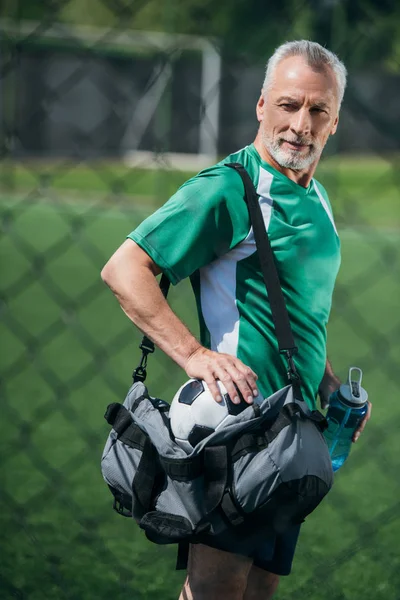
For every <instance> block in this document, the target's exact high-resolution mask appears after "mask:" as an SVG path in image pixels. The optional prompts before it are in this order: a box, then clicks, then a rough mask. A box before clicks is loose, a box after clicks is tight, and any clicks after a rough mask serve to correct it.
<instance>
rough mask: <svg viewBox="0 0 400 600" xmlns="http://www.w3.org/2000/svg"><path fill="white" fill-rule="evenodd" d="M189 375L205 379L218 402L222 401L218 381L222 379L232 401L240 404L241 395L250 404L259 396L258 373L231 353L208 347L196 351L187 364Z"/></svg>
mask: <svg viewBox="0 0 400 600" xmlns="http://www.w3.org/2000/svg"><path fill="white" fill-rule="evenodd" d="M186 373H187V374H188V375H189V377H195V378H197V379H203V380H204V381H205V382H206V383H207V385H208V387H209V390H210V392H211V394H212V396H213V398H214V399H215V400H216V401H217V402H221V401H222V396H221V391H220V389H219V387H218V384H217V381H218V380H219V381H221V382H222V383H223V384H224V386H225V388H226V391H227V393H228V394H229V396H230V398H231V400H232V402H234V403H235V404H239V403H240V402H241V396H242V397H243V399H244V400H245V402H247V403H248V404H251V403H252V402H253V398H254V397H256V396H258V394H259V391H258V388H257V383H256V381H257V375H256V373H254V371H253V370H252V369H250V367H247V366H246V365H245V364H243V363H242V361H241V360H239V359H238V358H236V357H235V356H231V355H230V354H221V353H219V352H213V351H211V350H207V349H206V348H201V349H199V350H198V351H196V352H195V353H194V354H193V355H192V356H191V357H190V359H189V360H188V362H187V364H186Z"/></svg>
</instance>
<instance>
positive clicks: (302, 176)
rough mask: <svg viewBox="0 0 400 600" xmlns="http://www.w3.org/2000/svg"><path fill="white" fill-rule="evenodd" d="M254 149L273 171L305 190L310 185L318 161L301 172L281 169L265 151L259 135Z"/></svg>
mask: <svg viewBox="0 0 400 600" xmlns="http://www.w3.org/2000/svg"><path fill="white" fill-rule="evenodd" d="M254 147H255V148H256V150H257V152H258V154H259V155H260V156H261V158H262V159H263V160H264V161H265V162H267V163H268V164H269V165H271V167H274V169H276V170H277V171H280V172H281V173H283V174H284V175H286V177H287V178H288V179H291V180H292V181H294V182H295V183H297V184H298V185H301V186H302V187H304V188H307V187H308V186H309V185H310V182H311V179H312V178H313V175H314V173H315V169H316V168H317V164H318V161H315V162H314V163H312V164H311V165H310V166H309V167H308V168H307V169H305V170H303V171H295V170H293V169H288V168H286V167H282V166H281V165H280V164H279V163H277V162H276V160H275V159H274V158H273V157H272V156H271V154H270V153H269V152H268V150H267V149H266V147H265V145H264V144H263V141H262V139H261V135H260V133H258V134H257V136H256V139H255V140H254Z"/></svg>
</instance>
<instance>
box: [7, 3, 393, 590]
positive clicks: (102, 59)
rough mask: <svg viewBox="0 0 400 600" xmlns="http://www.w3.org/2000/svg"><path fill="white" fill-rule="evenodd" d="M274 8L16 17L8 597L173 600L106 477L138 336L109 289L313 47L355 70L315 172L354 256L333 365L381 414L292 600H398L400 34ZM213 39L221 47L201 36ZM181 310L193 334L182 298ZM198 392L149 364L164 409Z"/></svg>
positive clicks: (327, 509)
mask: <svg viewBox="0 0 400 600" xmlns="http://www.w3.org/2000/svg"><path fill="white" fill-rule="evenodd" d="M261 4H263V3H259V2H256V0H254V1H253V2H249V3H247V4H246V6H245V5H244V3H239V4H238V6H237V9H235V8H233V7H229V6H228V5H227V4H226V3H222V5H221V7H219V8H217V7H214V9H213V7H212V3H209V2H204V3H203V4H200V3H199V2H197V1H195V0H193V1H192V2H188V3H181V2H178V1H175V2H174V1H173V0H169V1H167V0H165V1H164V2H163V3H155V2H151V1H150V0H149V1H148V2H131V3H130V2H127V1H126V0H125V1H122V0H102V1H100V0H91V1H89V0H88V1H87V3H85V4H79V5H78V4H77V3H76V2H74V1H73V0H70V1H69V2H68V0H67V1H64V2H48V3H47V2H46V3H44V4H41V5H39V4H37V5H36V4H35V3H34V2H33V3H30V4H28V3H26V2H23V1H22V0H21V1H20V2H17V3H12V4H11V3H10V4H7V2H6V4H5V7H3V8H2V9H1V10H2V11H3V12H2V13H1V21H0V69H1V70H0V144H1V150H0V152H1V154H0V157H1V162H0V191H1V205H0V210H1V227H2V235H1V239H0V257H1V283H0V287H1V317H2V318H1V322H0V332H1V354H0V362H1V374H2V376H1V397H2V420H1V423H2V425H1V435H0V446H1V453H2V463H1V490H0V502H1V509H0V515H1V517H0V518H1V528H0V539H1V547H2V562H1V567H0V590H1V591H0V597H1V598H4V599H8V598H20V599H24V600H25V599H29V600H39V599H40V600H44V599H46V600H47V599H49V600H58V599H66V600H72V599H78V600H92V599H93V598H97V599H103V598H104V599H105V598H108V597H110V596H112V597H114V598H115V599H118V600H128V598H129V600H132V598H133V599H134V600H141V599H143V600H144V599H146V600H147V599H149V600H153V599H154V600H155V599H157V600H158V599H162V600H172V599H174V598H177V597H178V594H179V589H180V586H181V585H182V582H183V574H182V573H176V572H174V565H175V551H174V549H173V548H169V547H156V546H154V545H152V544H150V543H149V542H147V541H146V540H145V538H144V536H143V535H142V532H141V531H140V530H139V529H138V528H137V527H136V526H135V525H134V524H133V523H131V522H129V521H128V520H124V519H122V518H121V517H118V516H117V515H116V514H115V513H113V511H112V510H111V496H110V494H109V492H108V490H107V489H106V486H105V485H104V483H103V481H102V478H101V475H100V466H99V462H100V456H101V452H102V448H103V445H104V443H105V439H106V436H107V434H108V426H107V424H106V423H105V422H104V420H103V414H104V410H105V408H106V406H107V404H109V403H110V402H113V401H121V400H122V398H123V397H124V394H125V392H126V390H127V388H128V387H129V384H130V376H131V372H132V370H133V368H134V367H135V366H136V363H137V362H138V361H139V358H140V353H139V350H138V345H139V343H140V337H141V336H140V333H139V332H138V331H136V330H135V328H134V327H133V326H132V325H131V324H130V322H129V321H128V320H127V319H126V317H125V316H124V315H123V314H122V311H120V310H119V309H118V306H117V303H116V301H115V300H114V298H113V297H112V295H111V293H110V292H109V291H108V290H106V289H105V286H104V285H103V284H102V282H101V281H100V275H99V273H100V270H101V268H102V266H103V265H104V263H105V262H106V260H107V259H108V257H109V256H110V255H111V254H112V252H113V251H114V250H115V249H116V248H117V247H118V246H119V245H120V243H122V241H123V240H124V238H125V236H126V235H127V234H128V233H129V232H130V231H131V230H132V229H134V227H135V226H136V225H137V224H138V223H139V222H140V221H141V220H142V219H143V218H144V217H145V216H146V215H148V214H150V213H151V212H152V211H153V210H154V209H156V208H157V207H158V206H160V205H161V204H162V203H163V202H164V201H165V200H166V199H167V198H168V197H169V196H170V195H171V194H172V193H173V192H174V191H175V189H176V188H177V187H178V186H179V185H180V184H181V183H183V181H185V180H186V179H187V178H188V177H189V176H190V175H191V174H193V173H195V172H196V171H198V170H199V169H201V168H202V167H203V166H205V165H210V164H212V163H213V162H215V160H217V158H218V157H221V156H223V155H224V154H228V153H229V152H233V151H234V150H236V149H237V148H238V147H240V145H245V144H247V143H250V142H251V141H252V139H253V136H254V134H255V132H256V126H257V123H256V121H255V118H254V116H253V115H254V105H255V103H256V101H257V98H258V93H259V89H260V86H261V83H262V78H263V68H264V63H265V60H266V58H267V57H268V56H269V55H270V53H271V52H272V51H273V49H274V47H275V46H276V45H278V44H279V43H281V42H283V41H285V40H286V39H296V38H300V37H309V38H313V39H316V40H317V41H320V42H321V43H324V44H327V45H328V46H329V47H330V48H331V49H332V50H334V51H336V52H337V53H338V54H339V56H340V57H341V58H342V59H343V60H344V62H345V63H346V64H349V71H350V76H349V87H348V91H347V92H346V96H345V101H344V105H343V109H342V113H341V114H342V116H341V123H340V125H339V132H338V134H337V136H336V137H335V138H333V140H332V142H330V143H329V145H328V148H327V150H326V153H325V155H324V159H323V161H322V162H321V165H320V167H319V170H318V173H317V178H318V179H320V180H321V181H322V182H323V183H324V185H325V187H326V188H327V189H328V192H329V193H330V197H331V201H332V204H333V207H334V212H335V217H336V223H337V227H338V229H339V233H340V236H341V240H342V254H343V262H342V268H341V272H340V275H339V279H338V283H337V286H336V290H335V296H334V304H333V310H332V317H331V322H330V325H329V329H328V354H329V356H330V358H331V360H332V363H333V365H334V367H335V370H336V371H337V373H338V374H339V375H340V376H341V377H342V378H345V377H346V372H347V369H348V367H349V366H350V365H353V364H355V365H358V366H360V367H361V368H362V369H363V370H364V382H365V387H366V388H367V390H368V392H369V394H370V398H371V400H372V401H373V403H374V415H373V420H372V422H371V423H370V424H369V425H368V428H367V430H366V432H365V433H364V435H363V436H362V438H361V439H360V441H359V442H358V444H357V445H356V446H355V447H354V449H353V451H352V455H351V457H350V458H349V460H348V463H347V464H346V466H345V468H343V470H342V471H340V473H339V474H338V476H337V481H336V484H335V487H334V489H333V491H332V492H331V494H330V495H329V497H328V498H327V499H326V500H325V501H324V503H323V504H322V505H321V507H320V508H319V509H318V510H317V511H316V513H314V514H313V515H312V516H311V517H310V518H309V519H308V520H307V522H306V523H305V525H304V527H303V532H302V536H301V538H300V542H299V546H298V551H297V555H296V558H295V563H294V569H293V573H292V575H291V577H289V578H287V579H285V580H284V581H282V583H281V586H280V590H279V592H278V595H277V598H281V599H282V600H289V598H292V597H293V596H294V594H296V597H297V598H298V599H299V600H301V599H306V598H307V599H311V600H320V599H321V600H322V599H324V600H325V599H326V598H329V600H358V599H360V600H361V599H363V600H368V599H371V600H379V599H380V598H382V599H383V598H384V599H385V600H400V576H399V573H400V558H399V553H398V543H399V539H400V510H399V491H400V488H399V486H400V484H399V480H398V471H399V459H398V440H397V430H398V427H399V426H400V408H399V402H398V394H399V388H400V377H399V368H398V365H399V360H400V343H399V339H400V318H399V313H398V303H399V292H400V283H399V282H400V277H399V275H400V255H399V241H400V210H399V201H400V193H399V184H400V175H399V172H400V171H399V162H400V154H399V149H400V148H399V141H400V135H399V133H400V131H399V120H398V105H399V101H400V62H399V56H400V55H399V49H398V48H397V50H396V48H395V47H394V46H393V44H392V45H390V44H389V41H390V39H391V36H392V37H393V36H394V37H395V32H396V31H398V30H399V23H400V18H399V14H398V10H397V9H396V8H395V4H394V3H393V4H392V3H391V2H386V3H385V2H384V3H381V4H380V7H378V5H377V4H375V3H374V2H372V1H371V2H361V1H360V2H355V3H352V4H351V6H350V3H347V2H341V1H337V2H317V1H314V2H309V3H301V2H292V1H289V0H288V1H287V2H282V3H281V4H282V6H280V7H279V8H277V7H275V8H273V7H264V6H261ZM254 14H255V15H256V16H257V21H258V22H259V23H260V24H263V23H264V24H265V32H263V28H262V27H261V26H260V27H259V29H257V27H256V25H255V21H254V18H253V20H251V19H250V17H251V15H253V16H254ZM227 15H229V18H228V16H227ZM184 17H185V18H186V21H184ZM213 17H215V20H214V21H213V20H212V18H213ZM261 17H262V18H261ZM263 19H264V20H263ZM89 23H90V24H91V25H90V26H89ZM174 24H175V25H174ZM238 24H239V25H240V27H239V26H238ZM152 25H154V28H155V29H157V30H158V32H157V33H154V32H152V33H149V31H152V30H153V27H152ZM218 27H220V29H219V30H218ZM208 29H210V30H211V31H213V32H214V33H219V34H220V35H219V37H218V38H217V39H209V38H205V37H204V36H199V35H196V34H197V33H200V34H204V33H205V32H206V30H208ZM178 31H179V33H178ZM182 31H183V32H184V34H182V33H181V32H182ZM397 39H398V38H397ZM371 46H372V48H371ZM374 52H375V53H374ZM396 52H397V54H396ZM170 300H171V304H172V307H173V309H174V310H175V311H176V312H177V313H178V314H179V315H180V317H181V318H182V319H183V320H184V321H185V322H186V323H187V324H188V325H189V327H190V328H191V329H192V330H193V331H194V332H197V329H196V328H197V324H196V321H195V306H194V301H193V299H192V296H191V291H190V289H189V286H188V285H187V284H186V282H183V283H182V284H179V286H177V288H175V289H174V290H171V293H170ZM185 378H186V376H185V374H184V373H182V372H181V371H180V370H179V369H178V368H177V367H176V365H174V364H173V363H172V362H171V361H170V360H169V359H168V358H167V357H165V356H164V355H163V354H162V353H161V352H160V351H156V353H155V355H154V356H152V357H151V358H150V364H149V386H150V389H151V390H152V393H154V394H158V395H160V396H161V397H163V398H165V399H171V398H172V396H173V394H174V392H175V390H176V389H177V388H178V386H179V385H180V384H181V383H182V382H183V381H184V380H185Z"/></svg>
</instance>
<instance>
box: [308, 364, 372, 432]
mask: <svg viewBox="0 0 400 600" xmlns="http://www.w3.org/2000/svg"><path fill="white" fill-rule="evenodd" d="M340 384H341V381H340V379H339V378H338V377H336V375H335V373H334V372H333V369H332V365H331V363H330V362H329V360H327V361H326V365H325V373H324V376H323V378H322V381H321V383H320V386H319V390H318V393H319V399H320V402H321V407H322V408H328V406H329V396H330V395H331V394H332V393H333V392H335V391H336V390H337V389H338V387H339V386H340ZM371 411H372V403H371V402H370V401H369V400H368V411H367V414H366V415H365V417H364V419H363V420H362V421H361V423H360V426H359V427H358V429H357V430H356V431H355V432H354V434H353V442H356V441H357V440H358V438H359V437H360V435H361V433H362V432H363V431H364V427H365V426H366V424H367V422H368V421H369V419H370V417H371Z"/></svg>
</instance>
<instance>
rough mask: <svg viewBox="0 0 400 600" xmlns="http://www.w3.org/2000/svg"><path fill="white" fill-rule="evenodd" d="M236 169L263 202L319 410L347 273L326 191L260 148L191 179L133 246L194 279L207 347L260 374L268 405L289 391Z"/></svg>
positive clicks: (173, 273) (138, 232) (135, 236)
mask: <svg viewBox="0 0 400 600" xmlns="http://www.w3.org/2000/svg"><path fill="white" fill-rule="evenodd" d="M226 162H239V163H241V164H243V165H244V167H245V168H246V169H247V171H248V173H249V174H250V176H251V178H252V180H253V183H254V185H255V187H256V189H257V193H258V194H259V202H260V206H261V210H262V213H263V217H264V221H265V226H266V229H267V231H268V236H269V239H270V241H271V245H272V248H273V251H274V255H275V259H276V263H277V269H278V273H279V278H280V282H281V286H282V291H283V294H284V297H285V301H286V306H287V310H288V313H289V318H290V322H291V325H292V329H293V335H294V338H295V342H296V344H297V346H298V349H299V352H298V354H297V355H296V357H295V364H296V366H297V368H298V370H299V372H300V374H301V377H302V379H303V383H304V385H303V391H304V395H305V399H306V401H307V403H308V405H309V406H310V407H311V408H315V406H316V404H315V399H316V394H317V390H318V386H319V384H320V382H321V379H322V376H323V373H324V370H325V362H326V324H327V322H328V317H329V312H330V308H331V302H332V293H333V288H334V283H335V279H336V275H337V272H338V269H339V264H340V242H339V238H338V236H337V232H336V228H335V224H334V221H333V217H332V212H331V207H330V204H329V200H328V197H327V194H326V192H325V190H324V188H323V187H322V185H321V184H320V183H318V182H317V181H315V179H313V180H312V181H311V183H310V185H309V186H308V188H303V187H301V186H299V185H298V184H296V183H295V182H294V181H291V180H290V179H288V178H287V177H286V176H285V175H283V174H282V173H280V172H279V171H277V170H276V169H274V168H273V167H271V166H270V165H269V164H268V163H266V162H264V161H263V160H262V159H261V157H260V156H259V154H258V152H257V150H256V149H255V147H254V145H253V144H251V145H250V146H246V147H245V148H244V149H242V150H240V151H239V152H236V153H235V154H231V155H230V156H228V157H227V158H226V159H224V160H223V161H221V162H220V163H218V164H217V165H214V166H213V167H211V168H209V169H205V170H204V171H201V172H200V173H199V174H198V175H196V176H195V177H193V178H192V179H189V180H188V181H187V182H186V183H184V184H183V185H182V187H181V188H179V190H178V191H177V192H176V194H174V196H172V198H170V200H168V202H166V204H165V205H164V206H162V207H161V208H160V209H159V210H157V211H156V212H155V213H154V214H153V215H151V216H150V217H148V218H147V219H146V220H145V221H143V223H141V225H139V227H138V228H137V229H135V231H133V232H132V233H131V234H130V235H129V237H130V238H131V239H132V240H134V241H135V242H136V243H137V244H138V245H139V246H140V247H141V248H142V249H143V250H144V251H145V252H146V253H147V254H148V255H149V256H150V257H151V258H152V259H153V260H154V262H155V263H156V264H157V265H158V266H159V267H160V268H161V269H162V270H163V272H164V273H166V275H167V276H168V277H169V279H170V280H171V282H172V283H173V284H176V283H178V282H179V281H181V280H182V279H184V278H185V277H190V278H191V282H192V286H193V290H194V293H195V296H196V302H197V307H198V314H199V320H200V332H201V342H202V343H203V344H204V345H205V346H207V347H208V348H211V349H212V350H217V351H219V352H226V353H228V354H233V355H235V356H237V357H238V358H240V360H242V361H243V362H244V363H245V364H246V365H248V366H250V367H251V368H252V369H253V370H254V371H255V372H256V373H257V375H258V377H259V380H258V385H259V388H260V390H261V392H262V393H263V394H264V397H267V396H268V395H270V394H272V393H273V392H274V391H276V390H278V389H279V388H281V387H283V386H284V385H286V384H287V379H286V362H285V359H284V358H283V357H282V356H280V355H279V353H278V346H277V341H276V338H275V332H274V327H273V322H272V317H271V309H270V306H269V303H268V295H267V292H266V289H265V284H264V280H263V278H262V274H261V270H260V265H259V261H258V259H257V255H256V246H255V241H254V235H253V230H252V228H251V226H250V219H249V214H248V210H247V205H246V203H245V201H244V188H243V183H242V180H241V178H240V176H239V175H238V173H236V172H235V171H234V170H233V169H229V168H227V167H224V166H223V165H224V163H226Z"/></svg>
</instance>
